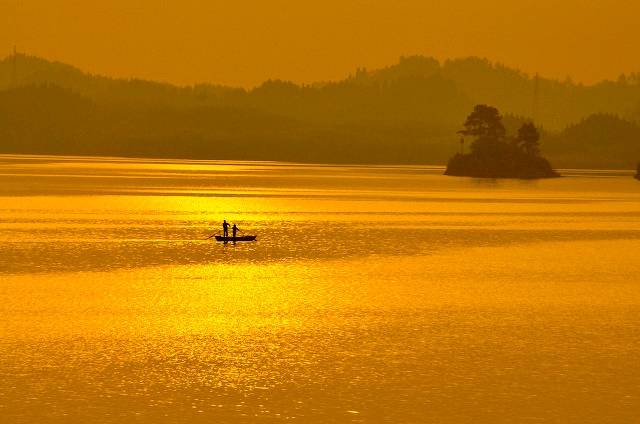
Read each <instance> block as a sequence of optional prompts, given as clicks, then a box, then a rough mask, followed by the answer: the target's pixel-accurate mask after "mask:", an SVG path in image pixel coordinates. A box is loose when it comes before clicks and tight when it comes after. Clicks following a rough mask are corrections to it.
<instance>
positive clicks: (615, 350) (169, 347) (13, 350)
mask: <svg viewBox="0 0 640 424" xmlns="http://www.w3.org/2000/svg"><path fill="white" fill-rule="evenodd" d="M441 173H442V170H441V169H439V168H430V167H382V166H377V167H374V166H371V167H368V166H351V167H350V166H320V165H298V164H284V163H265V162H201V161H160V160H156V161H151V160H149V161H136V160H124V159H96V158H65V157H27V156H0V421H2V422H7V423H21V422H24V423H69V422H72V423H94V422H113V423H125V422H126V423H128V422H140V423H162V422H166V423H169V422H193V423H200V422H202V423H205V422H206V423H218V422H221V423H224V422H239V423H244V422H265V423H268V422H280V421H295V422H300V423H331V422H336V423H343V422H344V423H346V422H371V423H377V422H388V423H526V422H550V423H634V422H638V420H639V419H640V360H638V358H640V259H639V252H640V183H638V182H637V181H635V180H634V179H632V178H631V177H630V174H629V173H624V172H621V173H616V172H604V171H601V172H598V171H572V172H571V171H569V172H565V175H566V176H565V177H564V178H561V179H553V180H545V181H524V182H522V181H481V180H474V179H467V178H452V177H444V176H441ZM223 219H227V220H229V221H231V222H235V223H237V224H238V225H239V227H240V228H241V229H242V230H243V231H244V232H245V233H247V234H255V235H257V236H258V241H257V242H255V243H249V244H242V243H238V244H237V245H233V244H231V243H230V244H227V245H224V244H217V243H216V242H213V241H211V240H204V239H205V238H207V237H208V236H210V235H211V234H213V233H215V232H219V229H218V227H219V226H220V223H221V222H222V220H223Z"/></svg>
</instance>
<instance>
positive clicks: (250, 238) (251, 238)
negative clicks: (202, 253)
mask: <svg viewBox="0 0 640 424" xmlns="http://www.w3.org/2000/svg"><path fill="white" fill-rule="evenodd" d="M256 237H257V236H236V237H224V236H216V240H217V241H224V242H228V241H231V242H233V241H255V240H256Z"/></svg>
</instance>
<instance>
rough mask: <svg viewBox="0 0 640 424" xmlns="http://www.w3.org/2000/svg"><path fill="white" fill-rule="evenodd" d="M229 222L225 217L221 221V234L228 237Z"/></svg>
mask: <svg viewBox="0 0 640 424" xmlns="http://www.w3.org/2000/svg"><path fill="white" fill-rule="evenodd" d="M229 227H230V225H229V223H228V222H227V220H226V219H225V220H224V222H223V223H222V236H223V237H225V238H226V237H229Z"/></svg>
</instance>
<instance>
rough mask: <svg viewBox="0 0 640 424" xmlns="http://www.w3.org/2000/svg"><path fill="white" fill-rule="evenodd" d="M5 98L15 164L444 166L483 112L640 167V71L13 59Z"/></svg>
mask: <svg viewBox="0 0 640 424" xmlns="http://www.w3.org/2000/svg"><path fill="white" fill-rule="evenodd" d="M536 87H537V88H536ZM0 90H1V91H0V152H4V153H48V154H96V155H123V156H160V157H190V158H211V159H273V160H294V161H309V162H343V163H344V162H356V163H431V164H438V163H439V164H443V163H445V162H446V160H447V159H448V157H449V156H451V154H452V153H453V152H455V151H456V150H457V149H458V148H459V144H458V142H457V141H458V136H457V135H456V131H457V130H458V129H460V125H461V123H462V122H463V121H464V119H465V117H466V115H467V114H468V113H469V112H470V111H471V109H472V108H473V106H474V105H475V104H479V103H484V104H491V105H493V106H495V107H497V108H498V109H500V110H501V111H502V112H503V113H504V114H505V115H506V119H505V123H506V125H507V126H508V127H511V128H515V127H516V126H517V125H518V124H519V123H521V122H522V121H524V120H528V119H531V118H533V115H536V116H535V118H536V119H535V121H536V122H537V123H538V124H539V125H542V127H543V128H544V130H545V131H544V134H543V140H542V149H543V151H544V152H545V153H546V154H547V156H548V157H549V158H550V159H551V161H552V162H554V165H556V166H589V167H626V168H631V167H633V166H634V165H635V163H636V162H637V159H639V158H640V126H639V124H638V123H639V122H640V74H633V75H629V76H621V77H620V78H619V79H618V80H617V81H603V82H601V83H598V84H595V85H589V86H586V85H581V84H574V83H572V82H570V81H564V82H561V81H556V80H552V79H546V78H535V77H533V76H530V75H526V74H524V73H522V72H519V71H517V70H514V69H510V68H507V67H504V66H501V65H498V64H492V63H490V62H488V61H486V60H483V59H478V58H466V59H459V60H451V61H446V62H444V63H440V62H438V61H437V60H435V59H432V58H427V57H422V56H412V57H404V58H401V60H400V62H399V63H397V64H395V65H393V66H389V67H387V68H384V69H379V70H373V71H367V70H364V69H359V70H357V71H356V72H355V73H354V74H353V75H350V76H348V77H347V78H345V79H344V80H341V81H335V82H321V83H316V84H311V85H305V86H300V85H296V84H293V83H289V82H284V81H279V80H272V81H266V82H265V83H263V84H262V85H260V86H258V87H256V88H254V89H251V90H246V89H242V88H235V87H225V86H217V85H204V84H203V85H196V86H189V87H179V86H174V85H170V84H163V83H156V82H151V81H142V80H119V79H112V78H108V77H103V76H96V75H89V74H86V73H83V72H82V71H80V70H78V69H76V68H74V67H72V66H70V65H66V64H61V63H54V62H50V61H47V60H44V59H40V58H36V57H30V56H25V55H16V56H10V57H7V58H5V59H4V60H2V61H1V62H0ZM536 93H537V94H536Z"/></svg>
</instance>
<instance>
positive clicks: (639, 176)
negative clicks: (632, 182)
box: [636, 163, 640, 180]
mask: <svg viewBox="0 0 640 424" xmlns="http://www.w3.org/2000/svg"><path fill="white" fill-rule="evenodd" d="M636 180H640V163H638V170H637V171H636Z"/></svg>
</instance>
